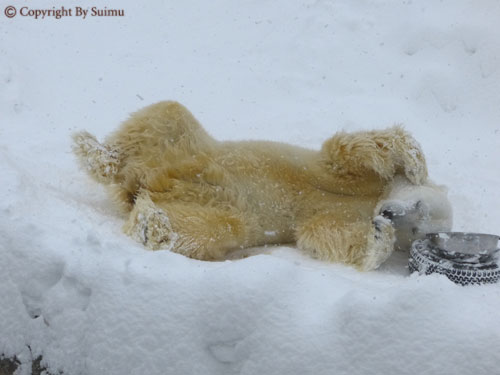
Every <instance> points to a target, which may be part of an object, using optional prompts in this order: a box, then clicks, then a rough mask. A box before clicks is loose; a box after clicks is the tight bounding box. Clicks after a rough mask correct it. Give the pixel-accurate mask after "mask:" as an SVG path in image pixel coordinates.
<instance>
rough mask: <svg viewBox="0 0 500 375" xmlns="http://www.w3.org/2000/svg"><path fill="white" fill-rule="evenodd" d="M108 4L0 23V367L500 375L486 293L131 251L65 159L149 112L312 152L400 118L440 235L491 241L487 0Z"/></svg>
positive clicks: (492, 21) (497, 79) (392, 272)
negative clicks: (88, 140) (87, 11)
mask: <svg viewBox="0 0 500 375" xmlns="http://www.w3.org/2000/svg"><path fill="white" fill-rule="evenodd" d="M25 5H26V6H29V7H31V8H33V9H35V8H39V9H52V7H54V6H59V5H60V4H56V3H53V2H48V1H46V0H42V1H38V2H36V4H35V3H27V4H25ZM5 6H7V4H6V3H5V2H4V4H3V5H2V7H1V8H2V9H4V7H5ZM106 6H107V8H108V9H124V11H125V16H124V17H116V18H111V17H108V18H105V17H102V18H98V17H90V16H87V17H86V18H85V19H78V18H76V17H63V18H61V19H54V18H51V17H45V18H44V19H37V20H35V19H33V18H30V17H22V16H19V15H18V16H16V17H14V18H12V19H8V18H6V17H4V16H3V15H1V17H2V22H1V23H0V41H1V43H0V54H1V59H0V82H1V85H0V115H1V118H0V121H1V126H0V173H1V181H2V183H1V184H0V196H1V197H2V198H1V200H0V254H1V261H0V275H1V276H0V295H1V296H2V302H1V303H0V317H1V319H0V353H3V354H4V355H5V356H8V357H12V356H14V355H16V356H17V357H18V359H19V361H20V362H21V366H20V368H19V369H18V374H29V373H30V369H31V367H30V366H31V365H30V361H31V358H36V357H37V356H38V355H40V354H41V355H43V361H42V364H43V365H44V366H46V367H47V368H49V369H50V370H51V371H52V372H57V371H58V370H61V371H63V372H64V374H90V375H94V374H110V375H112V374H120V375H121V374H152V375H154V374H218V375H219V374H258V373H263V374H331V373H335V374H382V373H384V374H414V373H417V372H418V373H420V374H450V373H453V374H470V373H474V374H476V375H482V374H494V373H498V364H499V363H500V353H499V352H498V348H499V345H500V323H499V321H498V311H499V310H500V285H483V286H470V287H460V286H458V285H455V284H453V283H451V282H450V281H449V280H447V279H446V278H445V277H443V276H439V275H430V276H419V275H416V274H413V275H410V276H409V275H408V270H407V268H406V263H407V254H405V253H395V254H394V255H393V256H392V257H391V258H390V259H389V260H388V261H387V262H386V263H385V264H384V265H382V267H381V268H380V269H379V270H377V271H374V272H368V273H360V272H357V271H356V270H354V269H352V268H349V267H345V266H342V265H336V264H327V263H321V262H318V261H314V260H312V259H309V258H308V257H306V256H304V255H302V254H300V252H299V251H298V250H296V249H295V248H293V246H281V247H267V248H262V249H250V250H247V251H246V252H243V254H241V256H240V257H242V259H232V260H228V261H226V262H201V261H195V260H192V259H187V258H185V257H183V256H181V255H178V254H173V253H170V252H167V251H162V252H150V251H146V250H145V249H144V248H143V247H142V246H141V245H139V244H137V243H136V242H135V241H133V240H132V239H130V238H128V237H127V236H125V235H124V234H123V233H122V231H121V226H122V225H123V222H124V217H123V216H121V214H120V213H119V212H118V211H117V209H116V208H115V207H113V205H112V204H111V202H110V200H109V198H108V196H107V195H106V192H105V191H104V190H103V189H102V188H101V187H100V186H98V185H97V184H95V183H94V182H92V181H91V180H90V179H89V178H88V177H86V176H85V173H84V172H83V171H81V170H79V168H78V166H77V164H76V161H75V159H74V157H73V155H72V154H71V151H70V143H71V138H70V136H71V134H72V133H73V132H75V131H77V130H82V129H85V130H88V131H89V132H91V133H93V134H96V135H97V137H98V138H100V139H102V137H103V136H105V135H106V134H108V133H109V132H111V131H112V130H114V129H115V128H116V126H117V125H118V123H119V122H120V121H122V120H124V119H125V118H126V116H127V115H128V113H130V112H132V111H134V110H137V109H139V108H140V107H142V106H145V105H147V104H150V103H153V102H155V101H158V100H163V99H175V100H178V101H180V102H181V103H183V104H185V105H186V106H187V107H188V108H190V109H191V110H192V111H193V113H194V114H195V116H196V117H197V118H198V119H199V120H200V121H201V122H202V123H203V124H204V125H205V127H206V128H207V130H208V131H209V132H210V133H211V134H212V135H213V136H215V137H216V138H218V139H247V138H252V139H269V140H277V141H285V142H289V143H293V144H298V145H302V146H305V147H311V148H316V149H318V148H319V147H320V145H321V143H322V141H323V140H325V139H326V138H327V137H329V136H331V135H332V134H333V133H334V132H335V131H338V130H341V129H344V130H347V131H352V130H359V129H371V128H383V127H386V126H390V125H392V124H394V123H404V125H405V127H406V128H407V129H408V130H409V131H410V132H411V133H412V134H414V135H415V137H416V138H417V139H418V141H419V143H420V144H421V145H422V148H423V150H424V152H425V154H426V155H427V158H428V163H429V170H430V174H431V176H432V178H433V179H434V180H435V181H436V182H437V183H440V184H444V185H447V186H448V187H449V197H450V200H451V202H452V204H453V206H454V222H455V224H454V230H457V231H467V232H479V233H494V234H499V232H500V230H499V228H500V210H499V209H498V208H499V202H500V189H498V186H500V175H499V174H498V160H500V147H499V146H500V124H499V119H500V105H499V99H500V69H499V66H500V64H499V60H500V45H499V44H498V31H499V24H498V20H499V19H500V4H499V3H498V2H496V1H494V0H485V1H482V2H480V3H478V2H474V1H465V0H453V1H452V0H444V1H440V2H437V1H431V0H427V1H418V2H412V1H411V0H409V1H400V2H393V1H384V0H377V1H372V2H370V1H356V2H352V1H347V0H344V1H342V0H338V1H326V0H325V1H312V0H311V1H308V0H301V1H293V2H290V1H285V0H276V1H273V2H265V1H260V0H259V1H238V2H236V1H229V0H216V1H214V2H203V1H196V0H187V1H182V2H180V1H178V2H174V1H169V2H163V1H159V0H153V1H148V2H146V3H141V2H133V1H130V0H121V1H117V0H111V1H109V2H107V4H106ZM246 255H252V256H248V257H246Z"/></svg>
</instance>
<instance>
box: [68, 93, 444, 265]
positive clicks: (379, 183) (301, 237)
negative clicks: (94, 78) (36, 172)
mask: <svg viewBox="0 0 500 375" xmlns="http://www.w3.org/2000/svg"><path fill="white" fill-rule="evenodd" d="M74 152H75V153H76V155H77V156H78V158H79V160H80V162H81V165H82V166H83V167H84V168H85V169H86V170H87V172H88V173H89V174H90V175H91V176H92V177H93V178H94V179H95V180H97V181H98V182H100V183H103V184H105V185H107V186H108V187H109V188H110V191H111V193H112V197H113V198H114V200H115V201H116V203H117V204H118V205H119V206H121V207H122V208H123V209H124V210H125V211H126V212H128V213H129V217H128V221H127V222H126V224H125V226H124V231H125V232H126V233H127V234H128V235H130V236H131V237H133V238H134V239H136V240H138V241H140V242H141V243H143V244H144V245H145V246H146V247H147V248H149V249H152V250H159V249H168V250H171V251H175V252H177V253H181V254H184V255H186V256H188V257H191V258H196V259H201V260H220V259H224V258H225V256H226V255H227V254H228V253H229V252H230V251H232V250H235V249H241V248H246V247H253V246H261V245H264V244H277V243H293V242H296V243H297V246H298V247H299V248H300V249H302V250H303V251H305V252H307V253H309V254H310V255H311V256H313V257H315V258H319V259H322V260H327V261H332V262H343V263H346V264H349V265H353V266H355V267H357V268H358V269H361V270H371V269H375V268H377V267H378V266H379V265H380V264H381V263H382V262H384V261H385V260H386V259H387V258H388V257H389V255H390V254H391V252H392V251H393V249H394V248H395V247H396V248H406V249H407V248H408V246H409V244H410V243H411V241H412V240H414V239H415V238H419V237H421V236H422V234H423V233H425V232H429V231H438V230H450V229H451V208H450V205H449V203H448V200H447V198H446V192H445V190H444V189H443V188H441V187H438V186H436V185H434V184H432V183H430V182H429V181H428V179H427V167H426V163H425V158H424V155H423V154H422V151H421V149H420V146H419V145H418V143H417V142H416V141H415V140H414V139H413V138H412V137H411V136H410V135H409V134H408V133H407V132H406V131H405V130H403V129H402V128H401V127H398V126H395V127H392V128H389V129H386V130H376V131H366V132H356V133H345V132H339V133H337V134H335V135H334V136H333V137H332V138H330V139H328V140H327V141H326V142H325V143H324V144H323V146H322V148H321V150H320V151H313V150H308V149H304V148H300V147H297V146H292V145H288V144H283V143H277V142H264V141H240V142H220V141H217V140H215V139H213V138H212V137H211V136H210V135H208V134H207V132H206V131H205V130H204V129H203V128H202V127H201V125H200V124H199V123H198V121H197V120H196V119H195V118H194V117H193V115H192V114H191V113H190V112H189V111H188V110H187V109H186V108H185V107H183V106H182V105H180V104H179V103H176V102H160V103H157V104H153V105H151V106H149V107H146V108H144V109H142V110H140V111H138V112H136V113H134V114H132V115H131V117H130V118H129V119H128V120H126V121H125V122H124V123H123V124H122V125H121V127H120V128H119V129H118V130H117V131H116V132H114V133H113V134H111V136H110V137H109V138H108V139H107V140H106V142H105V143H103V144H101V143H99V142H98V141H97V140H96V138H95V137H94V136H92V135H91V134H89V133H87V132H81V133H78V134H75V135H74Z"/></svg>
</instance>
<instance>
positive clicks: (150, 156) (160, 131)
mask: <svg viewBox="0 0 500 375" xmlns="http://www.w3.org/2000/svg"><path fill="white" fill-rule="evenodd" d="M214 142H215V141H214V139H213V138H211V137H210V136H209V135H208V133H206V132H205V130H204V129H203V128H202V126H201V125H200V123H199V122H198V121H197V120H196V118H195V117H194V116H193V115H192V114H191V112H189V111H188V109H187V108H186V107H184V106H183V105H181V104H179V103H177V102H174V101H164V102H159V103H155V104H152V105H150V106H148V107H145V108H143V109H141V110H139V111H137V112H135V113H133V114H132V115H131V116H130V118H129V119H128V120H126V121H125V122H123V123H122V124H121V125H120V127H119V128H118V130H116V131H115V132H114V133H112V134H111V135H110V136H109V137H108V138H107V139H106V143H107V144H111V145H113V147H114V148H116V149H118V150H120V151H121V153H123V154H124V156H125V157H126V158H127V161H126V162H127V163H134V162H140V163H142V165H147V166H149V167H154V166H156V161H158V163H160V162H162V161H164V160H165V158H172V157H175V155H178V154H182V155H186V154H189V155H192V154H193V153H199V152H202V151H208V150H209V149H210V147H211V145H212V144H213V143H214ZM170 151H173V153H170Z"/></svg>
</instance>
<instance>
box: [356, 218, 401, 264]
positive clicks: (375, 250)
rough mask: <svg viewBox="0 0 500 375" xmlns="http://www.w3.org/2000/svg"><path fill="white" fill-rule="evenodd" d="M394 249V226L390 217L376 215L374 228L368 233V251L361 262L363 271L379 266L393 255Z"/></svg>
mask: <svg viewBox="0 0 500 375" xmlns="http://www.w3.org/2000/svg"><path fill="white" fill-rule="evenodd" d="M393 249H394V228H393V226H392V223H391V221H390V220H389V219H387V218H385V217H383V216H380V215H379V216H376V217H375V218H374V219H373V229H372V232H371V233H370V234H369V235H368V241H367V246H366V253H365V255H364V257H363V260H362V262H361V267H360V268H361V269H362V270H363V271H371V270H374V269H376V268H378V267H379V266H380V265H381V264H382V263H384V262H385V261H386V260H387V258H389V256H390V255H391V253H392V251H393Z"/></svg>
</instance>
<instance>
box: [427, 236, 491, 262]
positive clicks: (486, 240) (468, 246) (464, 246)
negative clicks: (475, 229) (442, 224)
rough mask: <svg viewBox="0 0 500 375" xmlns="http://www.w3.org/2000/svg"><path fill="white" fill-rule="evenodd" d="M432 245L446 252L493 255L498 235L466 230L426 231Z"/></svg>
mask: <svg viewBox="0 0 500 375" xmlns="http://www.w3.org/2000/svg"><path fill="white" fill-rule="evenodd" d="M426 237H427V238H428V239H429V241H430V243H431V245H432V246H435V247H437V248H438V249H440V250H442V251H445V252H447V253H451V254H455V253H459V254H468V255H478V254H481V255H490V256H491V255H494V254H495V253H496V252H497V251H498V240H499V239H500V237H499V236H497V235H494V234H481V233H467V232H437V233H427V235H426Z"/></svg>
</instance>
